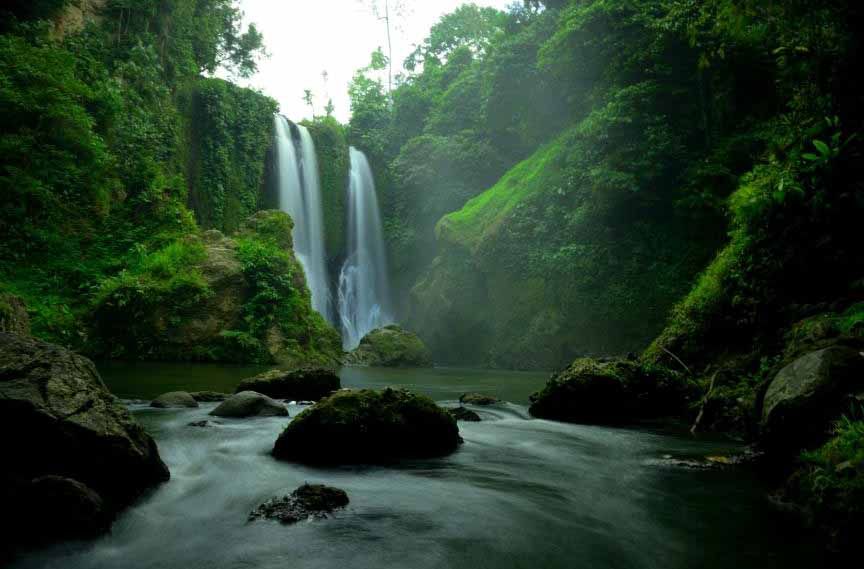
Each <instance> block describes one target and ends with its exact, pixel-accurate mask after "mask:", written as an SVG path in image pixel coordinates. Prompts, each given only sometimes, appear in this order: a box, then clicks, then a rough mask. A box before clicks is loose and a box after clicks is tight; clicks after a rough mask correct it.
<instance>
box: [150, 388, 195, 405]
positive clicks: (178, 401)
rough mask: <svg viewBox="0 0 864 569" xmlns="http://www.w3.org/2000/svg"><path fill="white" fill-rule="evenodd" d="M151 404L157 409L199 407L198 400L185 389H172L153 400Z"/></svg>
mask: <svg viewBox="0 0 864 569" xmlns="http://www.w3.org/2000/svg"><path fill="white" fill-rule="evenodd" d="M150 406H151V407H156V408H157V409H183V408H186V409H194V408H196V407H198V401H196V400H195V398H194V397H192V395H191V394H189V393H187V392H185V391H172V392H171V393H163V394H162V395H160V396H159V397H157V398H156V399H154V400H153V401H151V402H150Z"/></svg>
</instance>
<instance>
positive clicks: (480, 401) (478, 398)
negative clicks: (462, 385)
mask: <svg viewBox="0 0 864 569" xmlns="http://www.w3.org/2000/svg"><path fill="white" fill-rule="evenodd" d="M459 403H462V404H463V405H480V406H481V407H485V406H487V405H495V404H496V403H498V398H497V397H495V396H494V395H487V394H485V393H463V394H462V395H460V396H459Z"/></svg>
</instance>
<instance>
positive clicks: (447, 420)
mask: <svg viewBox="0 0 864 569" xmlns="http://www.w3.org/2000/svg"><path fill="white" fill-rule="evenodd" d="M460 442H461V439H460V438H459V427H457V426H456V421H455V420H454V419H453V417H452V416H451V415H450V414H449V413H447V412H446V411H445V410H444V409H441V408H440V407H438V406H437V405H436V404H435V402H434V401H432V400H431V399H429V398H428V397H424V396H421V395H415V394H413V393H409V392H407V391H403V390H395V389H385V390H384V391H372V390H357V391H352V390H343V391H339V392H337V393H335V394H333V395H331V396H330V397H328V398H326V399H323V400H321V401H320V402H318V403H317V404H316V405H315V406H314V407H310V408H309V409H306V410H305V411H303V412H302V413H300V414H299V415H298V416H297V417H296V418H295V419H294V421H292V422H291V423H290V424H289V425H288V426H287V427H286V428H285V431H283V432H282V434H281V435H280V436H279V438H278V440H277V441H276V444H275V446H274V447H273V456H275V457H276V458H278V459H282V460H294V461H298V462H305V463H312V464H362V463H378V462H386V461H389V460H393V459H399V458H412V457H433V456H442V455H445V454H449V453H451V452H453V451H454V450H456V448H457V447H458V445H459V443H460Z"/></svg>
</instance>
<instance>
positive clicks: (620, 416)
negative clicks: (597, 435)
mask: <svg viewBox="0 0 864 569" xmlns="http://www.w3.org/2000/svg"><path fill="white" fill-rule="evenodd" d="M696 393H697V389H696V386H695V385H694V384H692V383H691V382H690V381H688V380H687V379H685V378H684V377H683V376H681V374H679V373H676V372H673V371H671V370H668V369H665V368H663V367H660V366H654V365H646V364H642V363H639V362H637V361H630V360H611V361H599V360H594V359H589V358H581V359H577V360H576V361H574V362H573V363H572V364H571V365H570V367H569V368H567V369H566V370H564V371H563V372H561V373H559V374H557V375H555V376H553V377H552V379H550V380H549V382H548V383H547V384H546V386H545V387H544V388H543V389H542V390H541V391H539V392H538V393H535V394H534V395H532V396H531V407H530V409H529V411H530V413H531V414H532V415H534V416H535V417H541V418H545V419H555V420H560V421H569V422H574V423H589V424H590V423H599V424H619V423H632V422H635V421H639V420H645V419H655V418H659V417H680V416H681V415H682V414H684V413H685V412H686V409H687V407H688V405H689V403H690V402H691V401H692V400H693V399H694V396H695V394H696Z"/></svg>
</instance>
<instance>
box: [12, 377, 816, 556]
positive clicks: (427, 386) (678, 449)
mask: <svg viewBox="0 0 864 569" xmlns="http://www.w3.org/2000/svg"><path fill="white" fill-rule="evenodd" d="M101 371H102V373H103V376H104V378H105V381H106V383H107V384H108V385H109V387H111V389H112V390H113V391H114V392H115V393H116V394H117V395H118V396H121V397H124V398H128V399H149V398H152V397H154V396H156V395H158V394H160V393H163V392H165V391H170V390H174V389H179V388H183V389H188V390H200V389H215V390H233V387H234V385H236V383H237V381H238V380H239V379H240V378H242V377H245V376H248V375H249V374H250V373H254V372H255V371H258V370H257V369H256V368H244V367H222V366H192V365H163V364H144V365H134V366H133V365H124V364H110V365H102V366H101ZM342 379H343V385H344V386H347V387H374V388H380V387H384V386H387V385H393V386H402V387H407V388H409V389H412V390H414V391H417V392H420V393H424V394H427V395H429V396H431V397H433V398H434V399H436V400H437V401H439V402H441V403H444V404H453V403H455V400H456V398H457V397H458V395H459V394H460V393H463V392H466V391H472V392H483V393H491V394H494V395H497V396H499V397H501V398H502V399H504V400H506V401H508V402H507V403H505V404H501V405H498V406H495V407H491V408H476V410H477V411H478V412H479V413H480V415H481V416H482V418H483V421H482V422H480V423H460V424H459V427H460V430H461V434H462V437H463V438H464V439H465V444H464V445H462V447H461V448H460V450H458V451H457V452H456V453H455V454H453V455H451V456H449V457H447V458H442V459H436V460H422V461H416V460H415V461H406V462H403V463H400V464H398V465H396V466H390V467H379V466H362V467H344V468H327V469H324V468H311V467H306V466H302V465H297V464H290V463H284V462H277V461H276V460H274V459H273V458H271V457H270V455H269V451H270V449H271V448H272V445H273V442H274V441H275V440H276V437H277V436H278V434H279V432H280V430H281V429H282V428H284V426H285V424H286V423H287V421H288V419H286V418H284V417H283V418H265V419H251V420H223V419H220V422H221V424H220V425H218V426H216V427H213V428H195V427H190V426H187V425H188V423H190V422H192V421H196V420H201V419H204V418H207V413H208V412H209V411H210V410H211V409H212V408H213V407H214V404H204V405H202V407H201V408H200V409H191V410H157V409H151V408H149V407H147V406H146V404H143V403H134V402H130V408H131V409H132V411H133V413H134V414H135V416H136V418H137V419H138V420H139V421H140V422H141V423H143V424H144V425H145V426H146V428H147V429H148V430H149V431H150V432H151V433H152V435H153V436H154V437H155V438H156V441H157V442H158V445H159V449H160V452H161V454H162V457H163V459H164V460H165V462H166V463H167V464H168V466H169V468H170V469H171V474H172V478H171V481H170V482H168V483H166V484H164V485H163V486H161V487H159V488H158V489H157V490H155V491H153V492H152V493H151V494H149V495H148V496H146V497H144V498H143V499H142V500H141V501H140V503H138V504H137V505H136V506H134V507H133V508H131V509H129V510H128V511H127V512H126V513H124V514H123V515H122V516H121V517H120V519H119V520H118V521H117V522H116V524H115V526H114V528H113V531H112V533H111V534H110V535H108V536H106V537H104V538H101V539H99V540H97V541H95V542H91V543H87V544H66V545H61V546H56V547H53V548H50V549H48V550H44V551H42V552H40V553H38V554H31V555H29V556H27V557H25V558H23V559H21V560H19V562H18V563H17V564H16V565H15V567H19V568H55V567H56V568H63V569H79V568H80V569H157V568H158V569H197V568H201V569H204V568H206V569H241V568H255V569H258V568H260V569H270V568H273V569H275V568H280V569H282V568H288V567H290V568H303V569H306V568H327V569H335V568H339V567H344V568H346V569H348V568H351V569H355V568H356V569H359V568H410V569H423V568H427V567H428V568H435V569H441V568H470V569H480V568H495V569H507V568H514V569H515V568H526V569H527V568H531V569H536V568H550V569H553V568H562V569H564V568H567V569H572V568H585V569H611V568H620V569H631V568H632V569H637V568H638V569H643V568H644V569H649V568H656V569H678V568H680V569H695V568H702V569H714V568H716V569H731V568H735V569H767V568H772V567H778V568H779V567H783V568H784V569H794V568H804V567H808V568H812V567H821V566H823V561H822V559H821V558H820V556H819V552H818V550H817V549H816V548H815V547H811V546H808V545H807V542H806V540H803V539H799V538H798V537H797V536H796V535H795V534H794V530H793V529H792V528H790V527H785V525H784V524H783V523H782V520H780V519H778V516H777V515H776V514H775V513H774V512H773V511H772V510H771V509H770V507H769V505H768V504H767V501H766V500H765V498H764V491H765V488H763V487H762V485H761V484H760V482H759V481H758V480H757V478H756V477H755V476H754V475H753V474H752V473H751V472H749V471H748V470H747V469H742V468H738V469H728V470H707V471H702V470H690V469H686V468H680V467H674V466H670V465H669V464H667V463H666V462H665V461H664V457H668V456H670V455H671V456H673V457H681V458H687V457H702V456H705V455H717V454H726V453H729V452H733V451H735V450H736V447H735V445H734V444H730V443H724V442H717V441H705V440H696V439H693V438H690V437H687V436H675V435H670V434H668V433H661V432H654V431H650V430H632V429H615V428H604V427H591V426H580V425H568V424H563V423H554V422H549V421H543V420H536V419H531V418H529V416H528V414H527V399H528V395H529V394H530V393H531V392H532V391H534V390H536V389H537V388H539V387H540V386H541V385H542V384H543V382H544V381H545V379H546V374H537V373H508V372H499V371H479V370H460V369H435V370H379V369H344V370H343V371H342ZM289 409H290V413H291V415H292V416H294V415H296V414H297V413H298V412H299V411H301V410H302V408H301V407H298V406H296V405H291V406H290V408H289ZM304 482H310V483H323V484H328V485H332V486H336V487H339V488H342V489H344V490H346V491H347V492H348V494H349V496H350V499H351V504H350V505H349V506H348V508H347V509H345V510H344V511H341V512H338V513H337V514H335V515H334V516H332V517H331V518H330V519H326V520H317V521H309V522H303V523H300V524H297V525H294V526H281V525H279V524H277V523H271V522H260V521H259V522H254V523H248V522H247V515H248V513H249V512H250V511H251V510H252V509H253V508H255V507H256V506H257V505H258V504H260V503H261V502H263V501H265V500H267V499H269V498H271V497H273V496H276V495H284V494H286V493H289V492H291V491H292V490H293V489H294V488H296V487H297V486H299V485H301V484H303V483H304Z"/></svg>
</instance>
